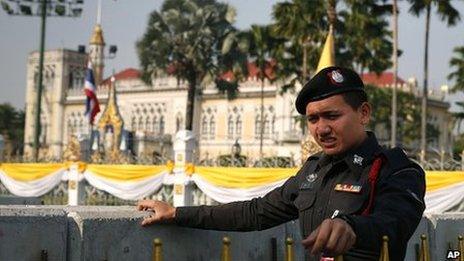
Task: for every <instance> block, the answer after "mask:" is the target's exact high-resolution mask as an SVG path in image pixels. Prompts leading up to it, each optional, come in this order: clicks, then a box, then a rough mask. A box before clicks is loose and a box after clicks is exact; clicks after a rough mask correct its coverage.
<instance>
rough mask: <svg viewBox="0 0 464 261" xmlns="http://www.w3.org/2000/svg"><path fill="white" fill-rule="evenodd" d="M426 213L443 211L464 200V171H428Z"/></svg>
mask: <svg viewBox="0 0 464 261" xmlns="http://www.w3.org/2000/svg"><path fill="white" fill-rule="evenodd" d="M425 177H426V184H427V190H426V194H425V205H426V209H425V213H426V214H432V213H443V212H445V211H447V210H449V209H451V208H453V207H455V206H456V205H458V204H463V202H464V172H463V171H427V173H426V176H425Z"/></svg>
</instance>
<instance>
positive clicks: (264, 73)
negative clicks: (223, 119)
mask: <svg viewBox="0 0 464 261" xmlns="http://www.w3.org/2000/svg"><path fill="white" fill-rule="evenodd" d="M271 30H272V29H271V27H270V26H259V25H252V26H251V30H249V31H248V36H249V43H250V44H249V51H248V53H249V58H250V61H252V62H253V63H254V64H255V65H256V67H257V68H258V79H259V81H260V82H261V108H260V114H261V115H260V122H261V124H260V125H261V126H260V127H261V130H260V143H259V153H260V157H261V158H263V134H264V126H265V122H264V85H265V83H266V80H267V81H269V82H272V81H273V80H275V74H274V73H275V72H274V71H275V70H276V66H275V64H276V62H275V60H274V57H275V56H276V54H277V53H278V50H279V46H280V47H281V46H282V44H283V41H284V40H283V39H281V38H276V37H274V36H273V34H272V33H271Z"/></svg>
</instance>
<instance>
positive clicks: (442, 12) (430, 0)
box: [408, 0, 461, 161]
mask: <svg viewBox="0 0 464 261" xmlns="http://www.w3.org/2000/svg"><path fill="white" fill-rule="evenodd" d="M408 1H409V2H410V4H411V7H410V9H409V12H410V13H412V14H414V15H415V16H420V15H422V14H423V13H425V48H424V83H423V84H424V87H423V88H424V89H423V94H422V115H421V143H420V149H421V160H422V161H423V160H424V159H425V153H426V128H427V124H426V123H427V96H428V73H429V70H428V66H429V60H428V55H429V34H430V15H431V10H432V5H435V6H436V7H437V14H438V17H439V18H440V20H442V21H445V22H446V23H447V25H448V26H454V25H456V23H457V22H458V21H459V20H460V19H461V18H460V15H459V12H458V10H456V9H455V8H454V7H453V5H452V4H451V0H408Z"/></svg>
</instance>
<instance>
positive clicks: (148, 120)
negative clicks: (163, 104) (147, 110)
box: [145, 117, 152, 132]
mask: <svg viewBox="0 0 464 261" xmlns="http://www.w3.org/2000/svg"><path fill="white" fill-rule="evenodd" d="M151 127H152V126H151V122H150V118H148V117H147V118H146V119H145V130H147V131H148V132H150V131H151Z"/></svg>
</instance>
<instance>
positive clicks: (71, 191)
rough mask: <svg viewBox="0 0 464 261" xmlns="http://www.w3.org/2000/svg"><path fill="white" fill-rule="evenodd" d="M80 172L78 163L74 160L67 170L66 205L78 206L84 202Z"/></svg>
mask: <svg viewBox="0 0 464 261" xmlns="http://www.w3.org/2000/svg"><path fill="white" fill-rule="evenodd" d="M81 175H82V174H81V173H79V164H78V163H77V162H74V163H72V164H71V166H70V167H69V172H68V205H69V206H79V205H82V204H83V203H84V192H85V191H84V183H83V182H81V181H82V177H81Z"/></svg>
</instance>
